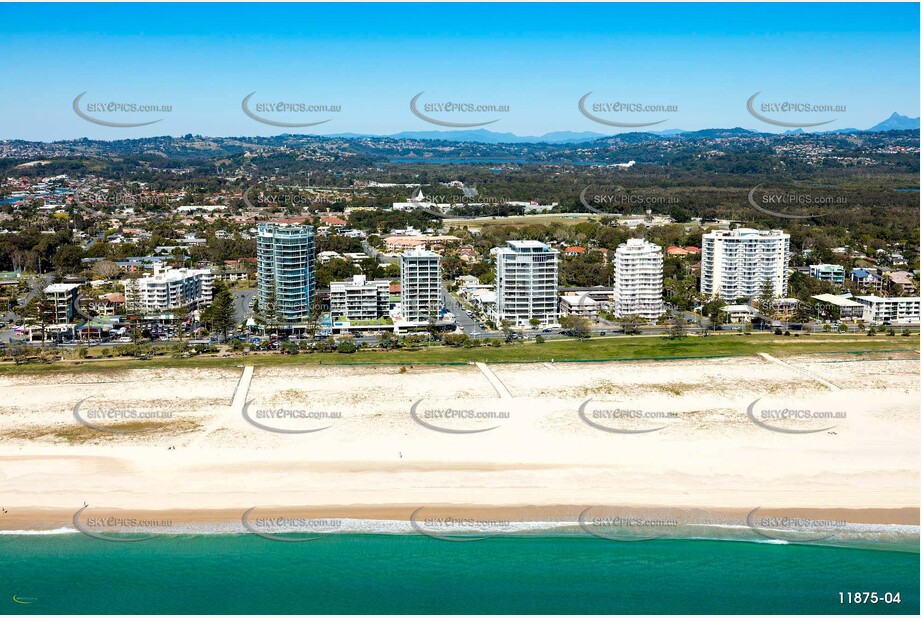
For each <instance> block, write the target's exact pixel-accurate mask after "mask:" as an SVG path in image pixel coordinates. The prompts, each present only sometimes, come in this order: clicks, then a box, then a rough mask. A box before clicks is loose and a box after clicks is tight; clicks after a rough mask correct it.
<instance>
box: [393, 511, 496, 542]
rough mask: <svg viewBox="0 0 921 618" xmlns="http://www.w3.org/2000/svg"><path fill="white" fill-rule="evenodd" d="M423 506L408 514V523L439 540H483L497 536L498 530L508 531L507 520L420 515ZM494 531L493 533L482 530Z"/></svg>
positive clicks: (418, 530) (419, 531) (420, 532)
mask: <svg viewBox="0 0 921 618" xmlns="http://www.w3.org/2000/svg"><path fill="white" fill-rule="evenodd" d="M424 509H425V507H419V508H418V509H416V510H415V511H413V512H412V514H411V515H410V516H409V525H410V526H411V527H412V529H413V530H415V531H416V532H418V533H419V534H423V535H425V536H427V537H431V538H433V539H438V540H439V541H454V542H469V541H485V540H487V539H492V538H495V537H497V536H499V530H503V531H508V530H509V529H510V526H511V522H509V521H498V520H487V519H477V518H473V517H451V516H443V517H421V516H420V513H421V512H422V511H423V510H424ZM489 531H496V532H495V534H484V532H489Z"/></svg>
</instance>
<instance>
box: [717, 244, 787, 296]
mask: <svg viewBox="0 0 921 618" xmlns="http://www.w3.org/2000/svg"><path fill="white" fill-rule="evenodd" d="M789 263H790V235H789V234H785V233H784V232H783V230H769V231H762V230H753V229H748V228H739V229H735V230H718V231H713V232H708V233H706V234H704V235H703V247H702V259H701V267H700V277H701V278H700V291H701V292H702V293H704V294H706V295H708V296H719V297H721V298H725V299H728V300H734V299H736V298H757V297H758V296H760V295H761V293H762V290H763V289H764V286H765V284H767V285H769V286H770V287H771V289H772V290H773V293H774V297H775V298H777V297H782V296H786V295H787V280H788V274H787V267H788V265H789Z"/></svg>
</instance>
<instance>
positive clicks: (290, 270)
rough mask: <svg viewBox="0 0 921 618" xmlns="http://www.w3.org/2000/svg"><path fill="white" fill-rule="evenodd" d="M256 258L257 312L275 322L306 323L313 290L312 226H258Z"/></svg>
mask: <svg viewBox="0 0 921 618" xmlns="http://www.w3.org/2000/svg"><path fill="white" fill-rule="evenodd" d="M256 258H257V264H256V268H257V277H258V284H257V288H258V299H259V312H260V313H261V314H262V315H263V316H265V317H266V318H267V319H269V320H270V321H273V322H276V323H285V322H287V323H297V322H304V321H306V320H307V319H308V318H309V316H310V304H311V302H312V301H313V299H314V295H315V292H316V287H317V279H316V237H315V235H314V230H313V227H311V226H309V225H294V224H286V223H260V224H259V227H258V233H257V235H256Z"/></svg>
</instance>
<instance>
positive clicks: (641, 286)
mask: <svg viewBox="0 0 921 618" xmlns="http://www.w3.org/2000/svg"><path fill="white" fill-rule="evenodd" d="M662 265H663V261H662V247H660V246H659V245H655V244H653V243H651V242H646V241H645V240H643V239H642V238H631V239H629V240H628V241H627V242H625V243H623V244H622V245H620V246H619V247H617V251H615V252H614V268H615V270H614V316H615V317H618V318H624V317H627V316H630V315H636V316H640V317H642V318H646V319H648V320H655V319H656V318H658V317H659V316H660V315H661V314H662Z"/></svg>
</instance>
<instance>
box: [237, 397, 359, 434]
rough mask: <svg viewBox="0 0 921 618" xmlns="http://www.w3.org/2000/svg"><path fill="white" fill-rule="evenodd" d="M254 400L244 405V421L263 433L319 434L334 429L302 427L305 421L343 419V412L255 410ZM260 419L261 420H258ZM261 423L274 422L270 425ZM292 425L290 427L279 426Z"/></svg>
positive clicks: (290, 409)
mask: <svg viewBox="0 0 921 618" xmlns="http://www.w3.org/2000/svg"><path fill="white" fill-rule="evenodd" d="M253 401H254V400H250V401H247V402H246V403H245V404H244V405H243V419H244V420H245V421H246V422H247V423H249V424H250V425H252V426H253V427H256V428H257V429H261V430H263V431H270V432H272V433H283V434H302V433H317V432H318V431H324V430H326V429H329V428H330V427H332V425H324V426H323V427H302V425H304V424H305V423H304V422H305V421H307V422H312V421H316V420H330V419H332V420H338V419H341V418H342V413H341V412H326V411H316V410H305V409H302V408H258V409H255V410H253V409H252V407H251V406H252V403H253ZM256 419H259V420H256ZM260 421H272V422H273V424H272V425H269V424H266V423H263V422H260ZM284 424H287V425H290V426H289V427H284V426H279V425H284Z"/></svg>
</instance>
